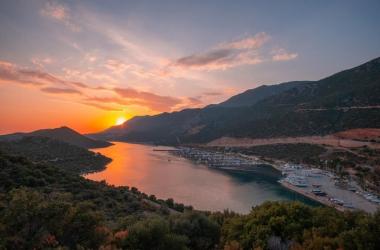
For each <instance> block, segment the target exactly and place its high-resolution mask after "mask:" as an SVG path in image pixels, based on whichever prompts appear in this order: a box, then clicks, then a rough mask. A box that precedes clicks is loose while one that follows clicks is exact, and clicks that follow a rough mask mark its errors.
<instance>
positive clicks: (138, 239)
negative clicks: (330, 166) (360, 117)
mask: <svg viewBox="0 0 380 250" xmlns="http://www.w3.org/2000/svg"><path fill="white" fill-rule="evenodd" d="M379 232H380V212H377V213H376V214H373V215H369V214H366V213H364V212H347V213H341V212H338V211H336V210H334V209H332V208H327V207H314V208H313V207H309V206H306V205H303V204H301V203H297V202H289V203H287V202H283V203H280V202H267V203H265V204H263V205H261V206H257V207H255V208H253V209H252V211H251V212H250V213H249V214H247V215H238V214H235V213H232V212H228V211H225V212H215V213H210V212H200V211H193V210H192V209H191V207H184V206H183V205H181V204H176V203H174V202H173V200H171V199H169V200H167V201H163V200H159V199H157V198H156V197H154V196H148V195H146V194H144V193H141V192H140V191H138V190H137V189H136V188H133V187H132V188H129V187H113V186H109V185H107V184H106V183H104V182H100V183H99V182H94V181H90V180H86V179H84V178H83V177H80V176H78V175H77V174H75V173H73V172H69V171H66V170H64V169H62V168H57V167H55V166H53V165H46V164H34V163H31V162H30V161H29V160H27V159H26V158H23V157H16V156H9V155H7V154H4V153H1V154H0V249H57V248H58V249H62V248H64V249H65V248H67V249H141V250H145V249H162V250H170V249H172V250H177V249H199V250H204V249H231V250H232V249H368V250H371V249H378V247H379V246H380V238H379V237H378V236H379Z"/></svg>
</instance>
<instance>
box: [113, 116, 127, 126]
mask: <svg viewBox="0 0 380 250" xmlns="http://www.w3.org/2000/svg"><path fill="white" fill-rule="evenodd" d="M126 121H127V119H126V118H125V117H118V118H117V119H116V122H115V125H121V124H123V123H124V122H126Z"/></svg>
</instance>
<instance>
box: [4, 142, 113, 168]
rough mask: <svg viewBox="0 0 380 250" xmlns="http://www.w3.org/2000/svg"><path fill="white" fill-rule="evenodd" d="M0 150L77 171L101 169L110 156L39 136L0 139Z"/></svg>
mask: <svg viewBox="0 0 380 250" xmlns="http://www.w3.org/2000/svg"><path fill="white" fill-rule="evenodd" d="M0 150H1V151H3V152H6V153H8V154H16V155H21V156H25V157H27V158H28V159H30V160H31V161H33V162H38V163H49V164H54V166H58V167H61V168H64V169H65V170H69V171H73V172H77V173H85V172H91V171H99V170H102V169H104V168H105V165H106V164H107V163H109V162H110V161H111V159H110V158H108V157H105V156H104V155H101V154H97V153H94V152H92V151H89V150H87V149H86V148H82V147H79V146H75V145H72V144H69V143H66V142H63V141H59V140H56V139H52V138H47V137H40V136H25V137H22V138H21V139H19V140H14V141H0Z"/></svg>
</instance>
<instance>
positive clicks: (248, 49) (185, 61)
mask: <svg viewBox="0 0 380 250" xmlns="http://www.w3.org/2000/svg"><path fill="white" fill-rule="evenodd" d="M268 40H269V36H268V35H267V34H265V33H263V32H262V33H258V34H256V35H255V36H253V37H247V38H244V39H240V40H237V41H233V42H230V43H223V44H221V45H219V46H217V47H216V48H213V49H211V50H209V51H206V52H203V53H198V54H193V55H190V56H186V57H182V58H179V59H177V60H175V61H174V62H173V63H172V66H175V67H181V68H193V69H199V70H218V69H227V68H231V67H235V66H239V65H244V64H257V63H260V62H261V61H262V60H261V59H260V56H259V53H258V49H260V48H261V47H262V46H263V45H264V44H265V43H266V42H267V41H268Z"/></svg>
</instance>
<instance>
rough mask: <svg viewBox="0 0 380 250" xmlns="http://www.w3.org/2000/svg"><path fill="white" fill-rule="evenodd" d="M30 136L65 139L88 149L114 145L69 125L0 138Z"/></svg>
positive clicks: (1, 137)
mask: <svg viewBox="0 0 380 250" xmlns="http://www.w3.org/2000/svg"><path fill="white" fill-rule="evenodd" d="M29 136H39V137H47V138H50V139H55V140H59V141H63V142H66V143H69V144H72V145H75V146H79V147H83V148H87V149H88V148H101V147H108V146H110V145H112V143H110V142H107V141H100V140H94V139H92V138H89V137H87V136H85V135H82V134H80V133H78V132H77V131H75V130H73V129H71V128H69V127H67V126H62V127H59V128H51V129H39V130H35V131H32V132H29V133H13V134H6V135H0V140H3V141H14V140H20V139H22V138H24V137H29Z"/></svg>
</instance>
